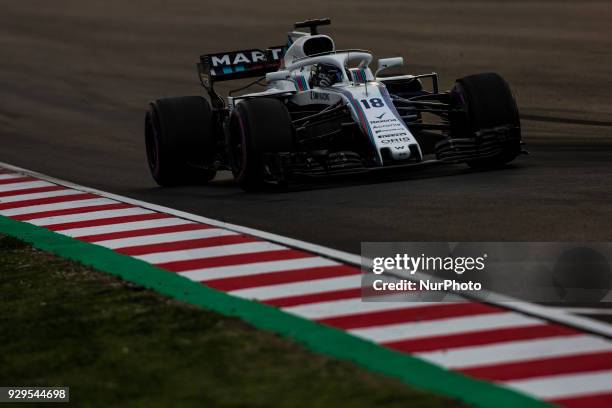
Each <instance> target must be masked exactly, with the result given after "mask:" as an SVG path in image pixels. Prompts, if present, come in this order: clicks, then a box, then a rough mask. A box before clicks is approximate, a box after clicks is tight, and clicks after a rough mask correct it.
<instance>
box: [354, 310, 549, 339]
mask: <svg viewBox="0 0 612 408" xmlns="http://www.w3.org/2000/svg"><path fill="white" fill-rule="evenodd" d="M542 322H543V321H542V320H540V319H537V318H533V317H528V316H525V315H522V314H518V313H512V312H502V313H486V314H482V315H468V316H460V317H449V318H445V319H434V320H425V321H418V322H408V323H394V324H388V325H381V326H374V327H364V328H359V329H353V330H349V333H351V334H353V335H355V336H359V337H362V338H364V339H368V340H372V341H375V342H377V343H388V342H392V341H400V340H412V339H417V338H422V337H432V336H443V335H451V334H460V333H469V332H474V331H480V330H495V329H507V328H512V327H524V326H534V325H538V324H542Z"/></svg>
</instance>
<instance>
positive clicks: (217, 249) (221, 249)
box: [134, 242, 288, 264]
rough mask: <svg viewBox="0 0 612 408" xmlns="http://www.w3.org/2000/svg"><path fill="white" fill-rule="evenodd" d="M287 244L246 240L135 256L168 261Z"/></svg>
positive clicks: (272, 248) (251, 251) (278, 248)
mask: <svg viewBox="0 0 612 408" xmlns="http://www.w3.org/2000/svg"><path fill="white" fill-rule="evenodd" d="M287 249H288V248H287V247H285V246H281V245H277V244H271V243H269V242H246V243H242V244H231V245H219V246H213V247H207V248H195V249H184V250H180V251H168V252H156V253H153V254H147V255H137V256H134V258H137V259H140V260H142V261H145V262H149V263H152V264H161V263H166V262H178V261H190V260H194V259H205V258H215V257H218V256H229V255H241V254H254V253H258V252H269V251H284V250H287Z"/></svg>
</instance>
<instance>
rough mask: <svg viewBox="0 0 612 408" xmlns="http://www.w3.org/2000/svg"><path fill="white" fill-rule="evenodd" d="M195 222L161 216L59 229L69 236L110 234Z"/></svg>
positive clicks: (61, 232)
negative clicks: (144, 219) (153, 218)
mask: <svg viewBox="0 0 612 408" xmlns="http://www.w3.org/2000/svg"><path fill="white" fill-rule="evenodd" d="M183 224H193V223H192V222H191V221H188V220H184V219H182V218H160V219H157V220H146V221H132V222H123V223H120V224H110V225H101V226H98V227H83V228H72V229H67V230H63V231H57V232H59V233H60V234H64V235H68V236H69V237H84V236H87V235H98V234H108V233H111V232H124V231H135V230H140V229H148V228H157V227H169V226H171V225H183Z"/></svg>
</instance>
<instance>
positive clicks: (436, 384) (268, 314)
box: [0, 216, 550, 408]
mask: <svg viewBox="0 0 612 408" xmlns="http://www.w3.org/2000/svg"><path fill="white" fill-rule="evenodd" d="M0 231H1V232H3V233H5V234H7V235H11V236H13V237H15V238H19V239H21V240H23V241H26V242H29V243H31V244H32V245H33V246H34V247H36V248H38V249H41V250H44V251H49V252H52V253H54V254H56V255H59V256H61V257H64V258H68V259H72V260H75V261H78V262H81V263H82V264H85V265H89V266H92V267H93V268H95V269H98V270H100V271H104V272H107V273H110V274H112V275H116V276H119V277H121V278H122V279H124V280H127V281H130V282H134V283H136V284H139V285H141V286H144V287H146V288H149V289H153V290H155V291H157V292H158V293H161V294H163V295H166V296H170V297H173V298H175V299H178V300H181V301H183V302H187V303H190V304H193V305H197V306H200V307H203V308H206V309H210V310H213V311H216V312H219V313H221V314H224V315H227V316H235V317H239V318H241V319H243V320H245V321H247V322H248V323H250V324H251V325H253V326H255V327H257V328H259V329H263V330H269V331H273V332H275V333H278V334H280V335H282V336H284V337H287V338H290V339H292V340H294V341H297V342H299V343H301V344H304V345H305V346H306V347H308V348H309V349H310V350H313V351H315V352H318V353H323V354H326V355H329V356H332V357H335V358H338V359H342V360H349V361H352V362H354V363H356V364H358V365H361V366H363V367H365V368H367V369H369V370H372V371H375V372H379V373H382V374H385V375H388V376H392V377H396V378H399V379H400V380H401V381H403V382H405V383H406V384H410V385H412V386H414V387H417V388H421V389H423V390H428V391H432V392H435V393H438V394H441V395H446V396H449V397H453V398H458V399H460V400H462V401H465V402H467V403H469V404H472V405H474V406H478V407H495V408H502V407H524V408H527V407H544V406H547V407H548V406H550V405H548V404H546V403H545V402H543V401H539V400H536V399H534V398H531V397H529V396H526V395H523V394H521V393H518V392H515V391H512V390H509V389H506V388H502V387H499V386H496V385H494V384H491V383H487V382H484V381H479V380H475V379H472V378H469V377H467V376H464V375H461V374H459V373H455V372H452V371H448V370H445V369H443V368H440V367H438V366H435V365H433V364H429V363H427V362H425V361H423V360H420V359H418V358H415V357H412V356H410V355H408V354H404V353H400V352H396V351H392V350H389V349H386V348H384V347H381V346H379V345H377V344H375V343H372V342H369V341H366V340H363V339H360V338H358V337H354V336H351V335H349V334H347V333H345V332H343V331H340V330H337V329H334V328H330V327H327V326H323V325H321V324H318V323H315V322H312V321H310V320H306V319H302V318H300V317H297V316H293V315H291V314H288V313H285V312H283V311H281V310H279V309H277V308H275V307H271V306H268V305H265V304H262V303H258V302H254V301H249V300H245V299H241V298H238V297H234V296H230V295H228V294H226V293H223V292H220V291H218V290H215V289H211V288H209V287H207V286H204V285H202V284H200V283H197V282H193V281H190V280H188V279H186V278H183V277H181V276H179V275H177V274H175V273H171V272H168V271H165V270H162V269H159V268H156V267H154V266H152V265H150V264H148V263H146V262H143V261H140V260H138V259H135V258H131V257H129V256H126V255H122V254H119V253H116V252H114V251H112V250H110V249H107V248H104V247H101V246H98V245H94V244H90V243H86V242H82V241H79V240H76V239H73V238H70V237H67V236H64V235H60V234H58V233H55V232H52V231H50V230H47V229H44V228H41V227H37V226H35V225H31V224H27V223H24V222H19V221H14V220H11V219H10V218H6V217H3V216H0Z"/></svg>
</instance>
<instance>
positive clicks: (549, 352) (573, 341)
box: [416, 335, 612, 386]
mask: <svg viewBox="0 0 612 408" xmlns="http://www.w3.org/2000/svg"><path fill="white" fill-rule="evenodd" d="M611 350H612V343H611V342H609V341H606V340H604V339H601V338H599V337H595V336H590V335H573V336H558V337H548V338H544V339H532V340H520V341H510V342H505V343H499V344H493V345H484V346H483V345H479V346H474V347H460V348H454V349H450V350H444V351H434V352H427V353H417V354H416V355H417V356H418V357H420V358H424V359H425V360H427V361H429V362H432V363H434V364H438V365H441V366H443V367H446V368H450V369H465V368H469V367H479V366H487V365H497V364H504V363H515V362H519V361H526V360H537V359H543V358H550V357H562V356H574V355H579V354H585V353H591V352H599V351H611ZM608 385H609V386H612V384H608Z"/></svg>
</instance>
